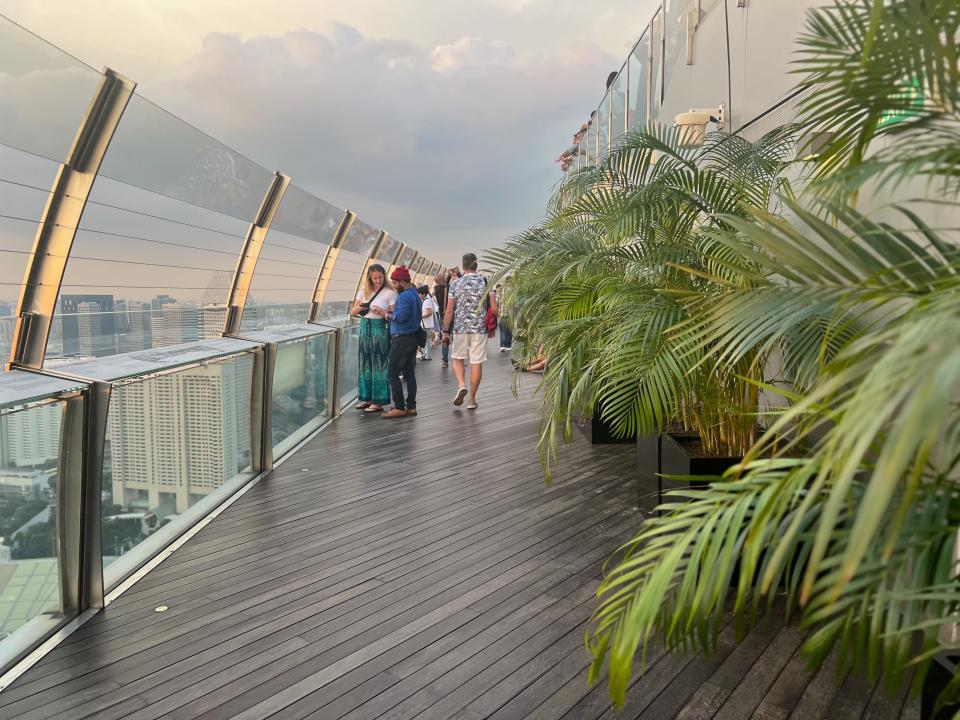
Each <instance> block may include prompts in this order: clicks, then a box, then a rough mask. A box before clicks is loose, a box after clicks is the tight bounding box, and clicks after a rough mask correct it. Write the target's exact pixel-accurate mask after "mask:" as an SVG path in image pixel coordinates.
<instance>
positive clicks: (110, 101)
mask: <svg viewBox="0 0 960 720" xmlns="http://www.w3.org/2000/svg"><path fill="white" fill-rule="evenodd" d="M135 87H136V84H135V83H134V82H132V81H131V80H128V79H127V78H125V77H123V76H122V75H120V74H118V73H116V72H114V71H113V70H111V69H110V68H106V69H105V70H104V71H103V79H102V80H101V81H100V85H99V87H98V88H97V93H96V95H94V97H93V100H92V101H91V103H90V107H89V108H88V109H87V114H86V115H85V116H84V118H83V122H82V123H81V125H80V129H79V130H78V131H77V135H76V137H75V138H74V139H73V145H71V147H70V151H69V152H68V153H67V158H66V160H65V161H64V163H63V164H62V165H61V166H60V167H59V169H58V170H57V174H56V175H55V176H54V179H53V185H52V186H51V189H50V195H49V196H48V197H47V204H46V206H45V207H44V209H43V214H42V215H41V216H40V224H39V226H38V227H37V234H36V236H35V238H34V241H33V250H32V251H31V253H30V257H29V259H28V260H27V268H26V271H25V272H24V276H23V285H22V286H21V288H20V297H19V299H18V300H17V310H16V325H15V327H14V330H13V343H12V346H11V349H10V357H9V360H8V363H7V365H8V367H9V366H10V365H11V364H13V363H16V364H18V365H20V366H23V367H30V368H39V367H43V358H44V355H45V354H46V351H47V338H49V336H50V326H51V325H52V324H53V313H54V311H55V309H56V305H57V296H58V295H59V294H60V284H61V283H62V282H63V275H64V272H65V271H66V268H67V260H68V259H69V257H70V250H71V248H72V247H73V239H74V237H75V236H76V233H77V228H78V227H79V226H80V219H81V218H82V217H83V211H84V208H85V207H86V204H87V198H88V197H90V190H91V189H92V187H93V182H94V180H96V178H97V173H98V172H99V170H100V164H101V163H102V162H103V157H104V155H105V154H106V152H107V148H108V147H109V145H110V141H111V139H113V134H114V131H115V130H116V129H117V126H118V125H119V123H120V118H121V117H122V116H123V111H124V110H125V109H126V107H127V103H128V102H129V101H130V97H131V96H132V95H133V91H134V88H135Z"/></svg>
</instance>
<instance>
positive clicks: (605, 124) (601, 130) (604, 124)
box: [593, 94, 610, 158]
mask: <svg viewBox="0 0 960 720" xmlns="http://www.w3.org/2000/svg"><path fill="white" fill-rule="evenodd" d="M593 122H594V125H596V126H597V155H598V157H599V158H603V156H604V155H606V154H607V151H608V150H609V149H610V127H609V123H610V95H609V94H607V95H604V96H603V102H601V103H600V107H598V108H597V114H596V116H595V117H594V120H593Z"/></svg>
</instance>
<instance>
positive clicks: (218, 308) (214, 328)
mask: <svg viewBox="0 0 960 720" xmlns="http://www.w3.org/2000/svg"><path fill="white" fill-rule="evenodd" d="M202 312H203V323H202V324H203V330H202V337H203V339H204V340H210V339H212V338H218V337H222V336H223V328H224V326H225V325H226V324H227V306H226V305H204V306H203V308H202Z"/></svg>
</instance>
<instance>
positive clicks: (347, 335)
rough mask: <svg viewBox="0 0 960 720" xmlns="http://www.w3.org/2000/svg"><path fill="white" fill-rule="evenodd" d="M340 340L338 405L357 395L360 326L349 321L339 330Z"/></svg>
mask: <svg viewBox="0 0 960 720" xmlns="http://www.w3.org/2000/svg"><path fill="white" fill-rule="evenodd" d="M341 333H342V335H341V340H340V407H341V408H344V407H346V406H347V405H349V404H350V403H352V402H353V401H354V399H356V397H357V383H358V381H359V377H360V326H359V324H356V323H353V322H351V323H350V324H349V325H347V326H346V327H344V328H343V329H342V330H341Z"/></svg>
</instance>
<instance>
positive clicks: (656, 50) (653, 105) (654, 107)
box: [650, 10, 663, 122]
mask: <svg viewBox="0 0 960 720" xmlns="http://www.w3.org/2000/svg"><path fill="white" fill-rule="evenodd" d="M650 45H651V49H652V50H653V60H652V64H653V71H652V78H653V80H652V82H651V84H650V120H653V121H655V122H656V121H659V120H660V98H661V97H662V94H661V93H662V92H663V78H662V77H661V71H662V66H661V62H660V53H661V52H662V51H663V10H658V11H657V14H656V15H655V16H654V18H653V21H652V22H651V23H650Z"/></svg>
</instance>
